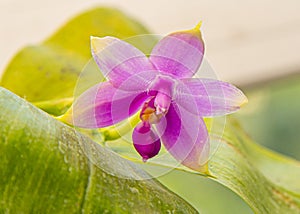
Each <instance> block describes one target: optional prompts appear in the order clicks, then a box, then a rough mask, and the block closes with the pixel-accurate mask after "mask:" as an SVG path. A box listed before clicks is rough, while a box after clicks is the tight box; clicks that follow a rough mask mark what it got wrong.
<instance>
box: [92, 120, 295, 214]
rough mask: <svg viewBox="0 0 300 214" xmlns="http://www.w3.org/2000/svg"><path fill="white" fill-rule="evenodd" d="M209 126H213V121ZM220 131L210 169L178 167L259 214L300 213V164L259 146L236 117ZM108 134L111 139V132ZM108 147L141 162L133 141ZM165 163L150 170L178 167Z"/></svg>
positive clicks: (121, 141) (118, 142) (114, 142)
mask: <svg viewBox="0 0 300 214" xmlns="http://www.w3.org/2000/svg"><path fill="white" fill-rule="evenodd" d="M206 123H207V125H208V126H210V123H211V120H206ZM218 130H223V129H222V128H220V129H214V133H211V134H212V135H216V136H222V134H223V136H222V140H221V144H220V145H219V147H218V149H217V150H216V152H215V153H214V154H213V155H212V157H211V158H210V160H209V162H208V170H207V169H206V168H204V171H203V172H201V173H196V172H194V171H191V170H189V169H187V168H185V167H183V166H177V167H175V168H177V169H179V170H184V171H187V172H192V173H194V174H195V176H200V175H201V176H206V177H208V178H210V179H213V180H215V181H216V182H219V183H221V184H223V185H224V186H226V187H228V188H229V189H231V190H232V191H234V192H235V193H237V194H238V195H239V196H241V197H242V198H243V199H244V200H245V201H246V202H247V203H248V204H249V206H250V207H251V208H252V209H253V210H254V211H255V212H256V213H279V214H280V213H300V182H299V181H300V163H299V162H297V161H296V160H292V159H290V158H287V157H284V156H282V155H280V154H277V153H275V152H272V151H270V150H267V149H265V148H263V147H262V146H259V145H258V144H255V143H254V142H253V141H252V140H251V139H250V138H249V137H248V136H247V134H245V132H244V130H243V129H242V128H241V127H240V125H239V123H238V122H237V121H236V120H235V119H233V118H230V117H229V118H228V121H227V123H226V127H225V130H224V133H221V132H220V133H218V132H217V131H218ZM111 132H112V133H114V130H111ZM104 134H105V135H106V136H108V137H111V136H110V135H109V134H107V130H106V132H104ZM91 137H93V136H91ZM105 145H106V146H107V147H109V148H111V149H112V150H114V151H115V152H118V153H119V154H120V155H122V156H123V157H129V159H131V160H133V161H135V162H140V161H139V160H140V157H138V155H136V152H134V150H133V149H132V147H131V146H129V145H130V142H127V141H126V140H124V139H121V138H120V139H118V140H115V141H108V142H106V144H105ZM164 161H165V162H163V161H160V162H157V161H155V159H154V160H153V161H151V160H150V161H149V162H148V165H149V167H148V168H147V170H149V173H152V174H157V172H158V173H159V172H161V171H162V169H161V170H159V169H158V168H159V166H160V167H174V165H173V166H172V162H171V161H169V159H167V158H165V159H164ZM151 165H154V166H155V167H151ZM206 170H207V171H206ZM167 185H168V184H167ZM194 188H195V189H196V187H194ZM174 190H176V187H175V189H174Z"/></svg>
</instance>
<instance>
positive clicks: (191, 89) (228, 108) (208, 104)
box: [174, 78, 247, 117]
mask: <svg viewBox="0 0 300 214" xmlns="http://www.w3.org/2000/svg"><path fill="white" fill-rule="evenodd" d="M174 100H175V101H176V102H177V103H178V105H180V106H182V107H184V108H185V109H187V110H188V111H190V112H192V113H194V114H197V115H199V116H202V117H213V116H222V115H226V114H230V113H232V112H235V111H237V110H239V109H240V107H241V106H242V105H243V104H244V103H246V102H247V98H246V96H245V95H244V94H243V92H242V91H241V90H239V89H238V88H236V87H235V86H233V85H231V84H229V83H226V82H222V81H219V80H213V79H191V78H190V79H182V80H181V81H180V82H178V84H177V86H176V89H175V93H174ZM191 103H194V104H193V105H191ZM195 106H196V107H195Z"/></svg>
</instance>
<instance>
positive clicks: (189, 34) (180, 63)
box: [150, 27, 204, 78]
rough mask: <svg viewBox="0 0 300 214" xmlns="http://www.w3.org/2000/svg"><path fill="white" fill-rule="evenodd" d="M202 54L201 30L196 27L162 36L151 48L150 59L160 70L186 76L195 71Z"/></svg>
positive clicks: (178, 76) (177, 75) (176, 75)
mask: <svg viewBox="0 0 300 214" xmlns="http://www.w3.org/2000/svg"><path fill="white" fill-rule="evenodd" d="M203 54H204V43H203V40H202V38H201V32H200V30H199V29H198V27H196V28H195V29H192V30H189V31H182V32H176V33H172V34H170V35H168V36H166V37H164V38H163V39H162V40H161V41H159V42H158V44H157V45H156V46H155V47H154V48H153V50H152V53H151V55H150V60H151V62H152V63H153V64H154V65H155V67H156V68H157V69H158V70H160V71H161V72H165V73H168V74H171V75H174V76H175V77H177V78H186V77H192V76H193V75H194V74H195V73H196V72H197V70H198V68H199V66H200V64H201V62H202V58H203Z"/></svg>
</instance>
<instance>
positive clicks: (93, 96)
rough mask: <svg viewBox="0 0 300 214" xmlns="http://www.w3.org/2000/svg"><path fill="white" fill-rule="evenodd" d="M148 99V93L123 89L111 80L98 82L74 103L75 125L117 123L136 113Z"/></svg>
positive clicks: (97, 125) (102, 125) (108, 124)
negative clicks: (110, 81)
mask: <svg viewBox="0 0 300 214" xmlns="http://www.w3.org/2000/svg"><path fill="white" fill-rule="evenodd" d="M147 99H148V95H147V94H146V93H134V92H126V91H122V90H119V89H117V88H115V87H113V86H112V85H111V84H110V83H109V82H103V83H100V84H97V85H95V86H93V87H91V88H90V89H88V90H87V91H85V92H84V93H83V94H82V95H80V96H79V97H78V98H77V99H76V101H75V103H74V104H73V125H75V126H78V127H83V128H101V127H106V126H110V125H113V124H116V123H118V122H120V121H122V120H124V119H126V118H128V117H130V116H131V115H133V114H134V113H136V112H137V111H138V110H139V109H140V108H141V106H142V104H143V103H144V102H145V101H146V100H147Z"/></svg>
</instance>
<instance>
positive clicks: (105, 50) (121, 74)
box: [91, 37, 154, 87]
mask: <svg viewBox="0 0 300 214" xmlns="http://www.w3.org/2000/svg"><path fill="white" fill-rule="evenodd" d="M91 49H92V55H93V57H94V59H95V61H96V63H97V64H98V66H99V68H100V70H101V71H102V73H103V75H104V77H105V78H108V79H109V81H110V82H111V83H112V84H113V85H114V86H115V87H119V85H120V84H122V83H123V82H124V81H125V80H127V79H128V77H130V76H132V75H136V74H138V73H139V72H145V71H153V70H154V67H153V65H152V64H151V63H150V61H149V59H148V58H147V57H146V56H145V55H144V54H143V53H142V52H141V51H140V50H138V49H137V48H135V47H133V46H132V45H130V44H129V43H126V42H124V41H122V40H119V39H117V38H113V37H104V38H97V37H91ZM128 84H130V82H129V83H128ZM132 84H134V83H132Z"/></svg>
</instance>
